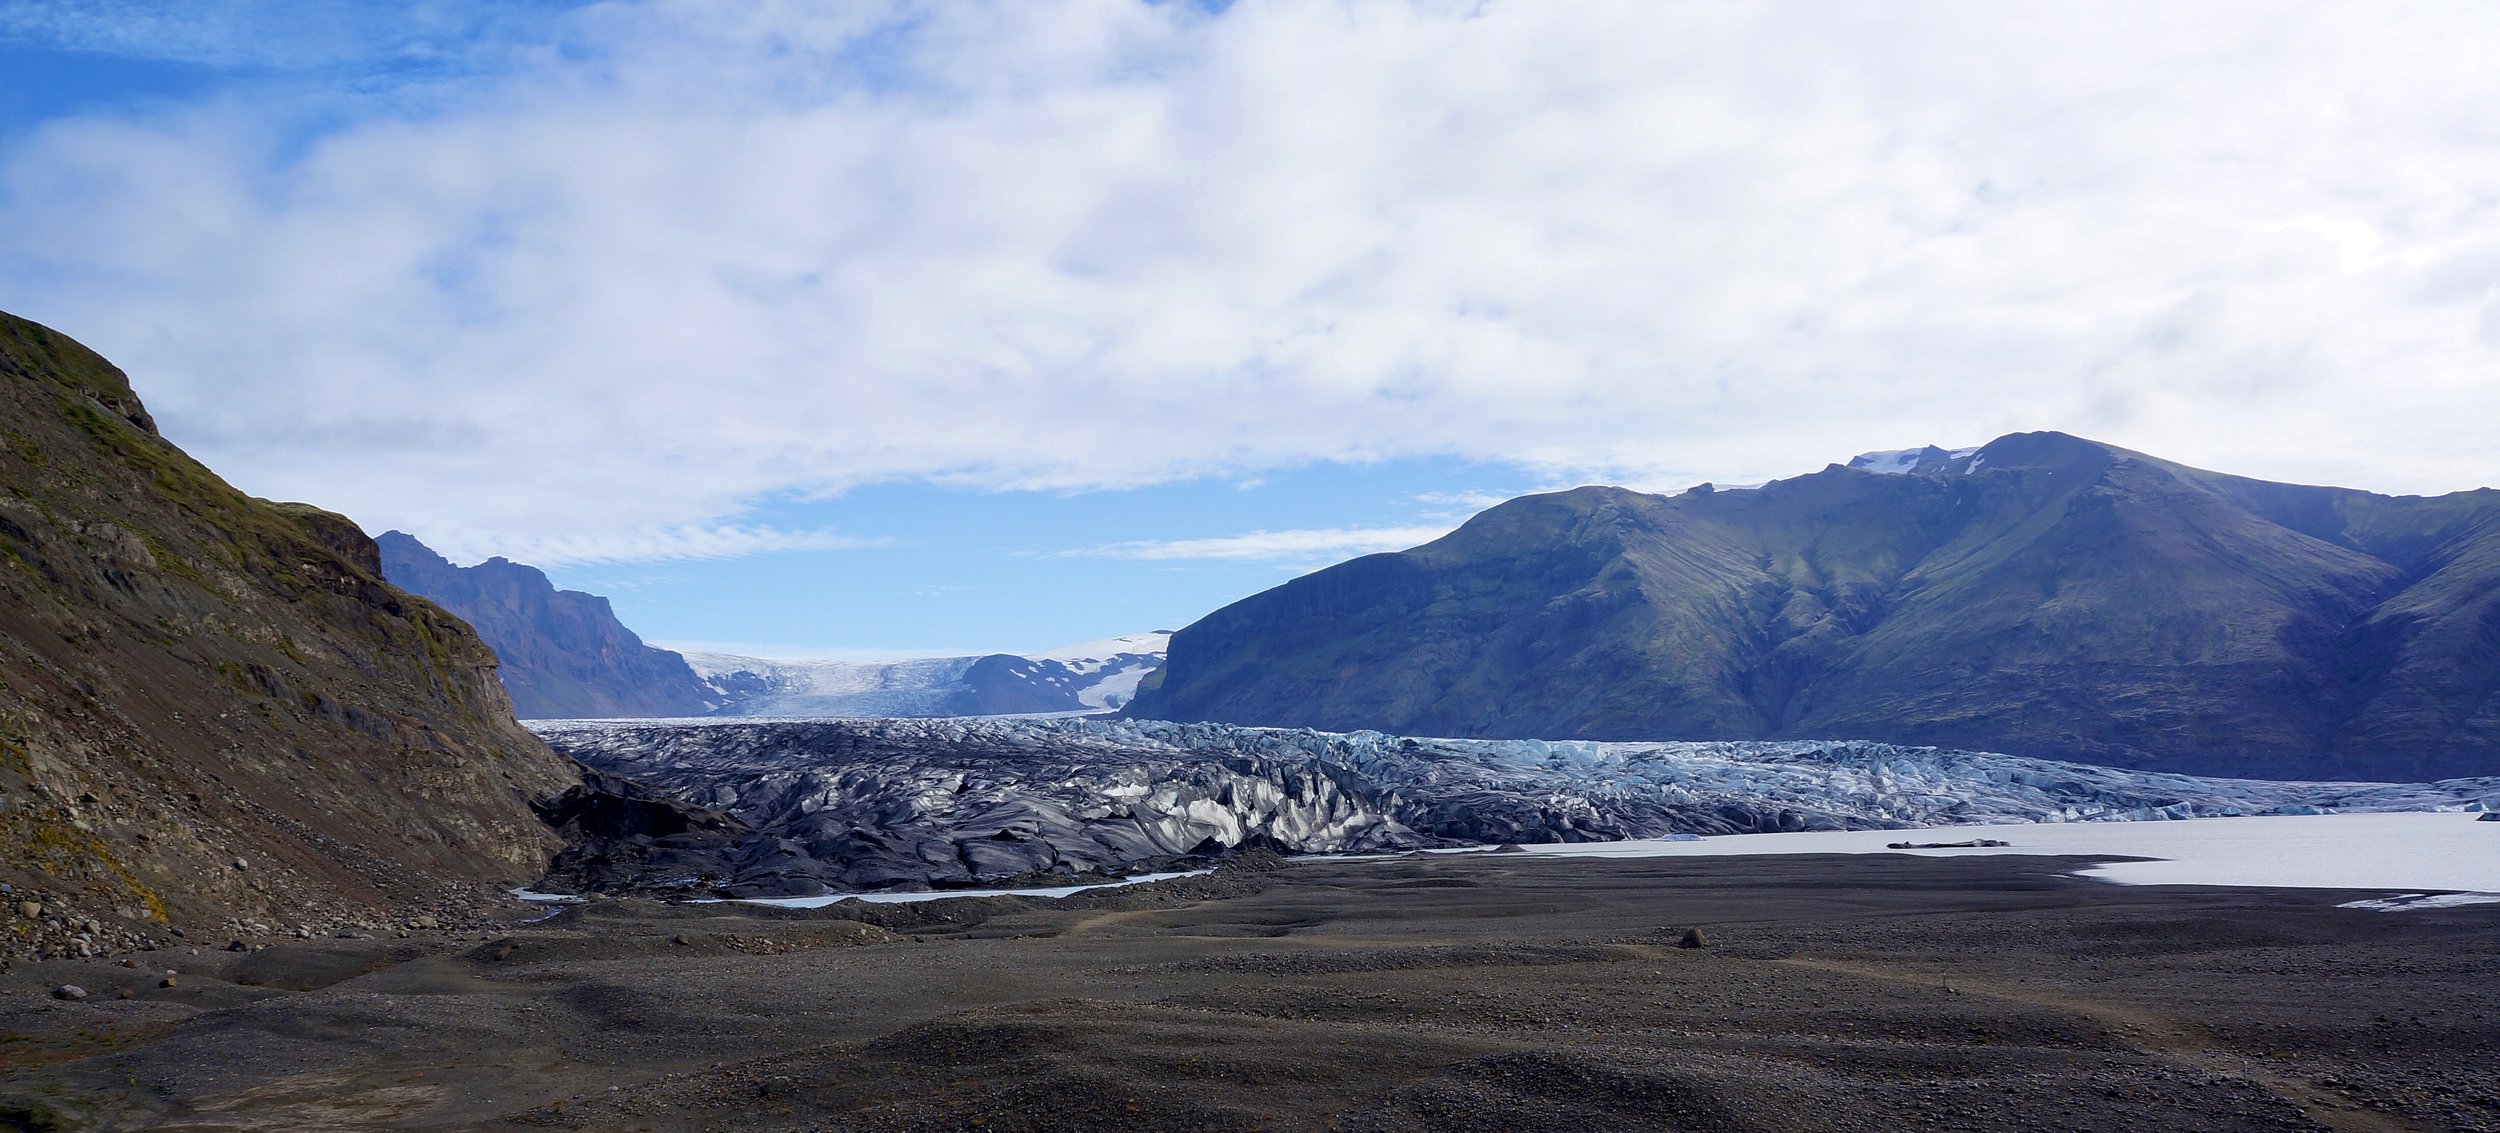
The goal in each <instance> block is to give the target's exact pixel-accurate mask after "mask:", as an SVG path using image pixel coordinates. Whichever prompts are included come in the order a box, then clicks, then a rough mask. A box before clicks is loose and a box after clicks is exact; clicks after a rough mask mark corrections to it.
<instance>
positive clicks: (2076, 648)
mask: <svg viewBox="0 0 2500 1133" xmlns="http://www.w3.org/2000/svg"><path fill="white" fill-rule="evenodd" d="M1939 455H1941V454H1939ZM1127 714H1129V715H1132V716H1138V717H1149V718H1164V719H1178V720H1216V721H1225V722H1230V723H1240V724H1266V725H1291V726H1309V727H1319V728H1330V729H1352V728H1374V729H1379V730H1383V731H1390V732H1401V733H1406V734H1413V735H1435V736H1462V737H1464V736H1477V737H1542V738H1593V739H1704V738H1709V739H1789V738H1796V739H1804V738H1859V739H1872V740H1883V741H1888V742H1895V743H1913V744H1940V745H1950V746H1954V747H1965V748H1980V749H1988V750H1997V751H2006V752H2011V753H2015V754H2021V755H2032V756H2041V757H2047V758H2057V759H2073V760H2081V761H2086V762H2093V763H2103V764H2112V765H2119V766H2131V767H2145V768H2160V769H2164V770H2176V771H2189V772H2196V773H2200V774H2220V775H2245V776H2256V777H2267V778H2312V779H2333V778H2366V779H2394V780H2417V779H2425V778H2438V777H2445V776H2458V775H2467V774H2493V773H2500V492H2494V491H2491V490H2488V489H2486V490H2480V491H2473V492H2461V493H2456V494H2453V495H2447V496H2439V497H2430V498H2423V497H2389V496H2380V495H2374V494H2371V493H2367V492H2359V491H2351V490H2346V489H2336V488H2311V487H2299V486H2293V485H2284V484H2272V483H2267V482H2264V481H2258V480H2249V479H2244V478H2241V477H2234V476H2225V475H2220V474H2216V473H2211V472H2204V471H2201V470H2197V469H2193V468H2188V467H2185V466H2182V465H2178V464H2173V463H2170V462H2167V461H2162V460H2157V459H2154V458H2152V457H2148V456H2145V455H2143V454H2140V453H2134V452H2129V451H2127V450H2124V449H2119V448H2115V447H2112V446H2109V445H2103V444H2099V443H2096V442H2092V441H2087V440H2082V439H2079V438H2075V437H2070V436H2066V435H2064V434H2058V433H2029V434H2017V435H2014V436H2008V437H2004V438H2001V439H1999V440H1997V441H1995V442H1994V443H1992V444H1989V445H1987V446H1985V447H1984V448H1982V449H1981V450H1979V452H1978V453H1977V454H1976V456H1965V457H1962V458H1959V459H1955V460H1950V461H1934V460H1931V461H1930V462H1929V463H1928V465H1927V466H1926V467H1924V468H1922V469H1920V470H1918V471H1914V472H1910V473H1906V474H1894V475H1883V474H1877V473H1873V472H1867V471H1862V470H1858V469H1850V468H1842V467H1839V466H1834V467H1832V468H1828V469H1826V470H1824V471H1822V472H1819V473H1815V474H1812V475H1808V476H1801V477H1797V478H1795V479H1791V480H1783V481H1778V482H1775V483H1772V484H1769V485H1766V486H1764V487H1762V488H1759V489H1754V490H1746V491H1710V490H1706V489H1696V490H1694V491H1691V492H1687V493H1684V494H1682V495H1677V496H1672V497H1670V496H1660V495H1649V494H1644V493H1639V492H1632V491H1627V490H1624V489H1619V488H1580V489H1575V490H1573V491H1568V492H1559V493H1553V494H1549V495H1540V496H1529V497H1524V498H1522V499H1517V500H1513V501H1510V502H1508V503H1505V504H1502V505H1500V506H1498V507H1495V508H1493V509H1491V510H1489V511H1486V512H1484V513H1483V514H1481V515H1479V516H1477V517H1476V518H1475V519H1473V520H1471V521H1469V522H1468V523H1467V524H1466V526H1464V527H1462V528H1460V529H1459V530H1458V531H1456V532H1453V533H1451V534H1450V535H1448V536H1446V537H1444V538H1442V539H1440V540H1438V541H1435V542H1433V543H1430V544H1427V545H1425V546H1422V547H1418V548H1415V549H1413V550H1409V551H1403V552H1398V553H1395V554H1385V555H1373V556H1368V557H1365V558H1361V559H1356V560H1354V561H1352V562H1347V563H1343V564H1340V565H1338V566H1336V567H1332V568H1330V569H1328V570H1323V571H1320V572H1318V573H1316V574H1312V575H1308V576H1305V577H1303V578H1299V579H1296V580H1294V581H1292V582H1289V583H1287V584H1285V585H1283V586H1280V587H1277V588H1275V589H1273V590H1269V591H1267V592H1265V593H1262V594H1258V595H1254V596H1252V597H1250V598H1248V599H1245V600H1243V601H1241V602H1238V603H1235V604H1233V605H1231V606H1228V607H1226V608H1224V609H1222V610H1219V611H1217V612H1215V613H1214V614H1211V615H1209V616H1208V617H1206V618H1204V619H1202V620H1201V621H1199V622H1198V623H1196V624H1194V625H1192V626H1190V627H1188V628H1187V629H1184V630H1182V631H1181V632H1180V633H1179V634H1177V635H1175V636H1174V638H1173V640H1172V646H1171V653H1170V657H1169V660H1168V661H1167V662H1166V664H1165V666H1164V668H1163V670H1162V671H1161V672H1160V673H1158V674H1156V675H1155V676H1154V677H1151V678H1149V679H1148V681H1147V684H1146V687H1144V688H1142V689H1141V690H1140V691H1139V694H1138V696H1137V699H1136V700H1135V701H1134V702H1132V704H1131V705H1130V707H1129V709H1128V710H1127Z"/></svg>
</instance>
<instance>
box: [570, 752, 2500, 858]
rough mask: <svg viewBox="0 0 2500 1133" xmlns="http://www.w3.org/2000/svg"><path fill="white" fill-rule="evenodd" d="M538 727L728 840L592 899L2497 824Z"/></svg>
mask: <svg viewBox="0 0 2500 1133" xmlns="http://www.w3.org/2000/svg"><path fill="white" fill-rule="evenodd" d="M535 727H536V728H537V729H538V731H539V732H540V734H542V735H544V736H546V737H547V740H548V742H550V743H552V744H554V745H555V747H556V748H557V750H559V751H563V752H565V753H567V754H569V755H571V756H573V757H574V758H576V759H579V760H581V761H582V762H583V763H585V764H588V765H590V766H593V767H596V768H599V769H601V770H603V771H608V772H614V773H618V774H622V775H626V776H630V777H632V778H633V779H634V780H636V781H637V782H639V783H641V784H645V785H647V786H648V787H649V788H652V789H656V790H659V791H664V792H666V793H667V794H668V795H669V796H671V797H673V798H675V799H677V800H680V801H682V802H684V803H690V804H695V806H694V808H693V809H695V810H697V811H699V812H700V813H703V814H706V815H717V816H718V817H717V818H716V819H714V820H713V822H714V824H715V825H716V826H717V827H718V828H719V829H720V830H722V831H733V830H743V831H744V833H739V834H730V835H727V836H716V837H714V838H712V839H711V840H709V841H708V842H704V843H703V844H702V849H701V851H700V852H683V853H679V854H677V855H675V856H673V857H668V858H665V859H656V860H650V861H648V862H645V863H624V864H623V865H621V866H613V867H611V868H610V870H609V872H607V873H605V874H604V875H600V876H601V878H602V879H603V880H604V881H605V882H606V883H607V884H609V885H612V886H613V885H617V884H619V882H620V881H621V880H622V878H621V876H620V874H621V873H622V872H624V871H626V870H631V869H635V868H640V869H641V870H642V872H643V873H644V876H642V877H640V878H638V881H639V883H640V885H641V886H644V887H652V888H661V889H666V888H671V887H676V888H679V889H681V890H682V889H684V888H685V887H689V886H700V887H705V888H709V889H712V890H714V891H716V892H721V893H724V894H727V895H732V896H742V897H757V896H763V897H770V896H806V895H814V894H817V893H820V892H824V891H828V890H830V891H834V892H851V891H858V890H868V889H879V888H926V887H929V886H943V885H965V884H985V883H987V884H994V883H998V882H1010V881H1040V880H1044V879H1054V878H1057V879H1073V878H1075V877H1079V876H1088V875H1098V874H1111V873H1119V872H1122V871H1127V870H1134V869H1145V868H1157V867H1168V866H1175V865H1183V864H1187V863H1188V862H1189V861H1190V860H1191V859H1203V858H1206V857H1210V856H1218V855H1221V854H1224V853H1226V852H1229V851H1231V850H1233V849H1237V848H1239V847H1242V846H1245V845H1270V846H1274V847H1277V848H1280V849H1284V850H1288V851H1296V852H1309V853H1367V852H1377V851H1398V850H1408V849H1417V848H1423V847H1432V846H1454V845H1480V844H1491V843H1499V842H1592V841H1607V840H1612V839H1617V838H1651V837H1662V836H1669V835H1675V834H1687V835H1692V834H1737V833H1753V832H1767V831H1784V830H1843V829H1866V828H1892V827H1911V826H1939V825H1953V824H1961V823H1982V822H2037V821H2050V822H2097V821H2120V820H2143V819H2170V818H2198V817H2210V816H2219V815H2233V814H2269V813H2271V814H2314V813H2321V812H2324V811H2329V810H2339V811H2368V810H2489V809H2491V808H2493V807H2500V779H2471V780H2452V781H2448V782H2443V783H2426V784H2383V783H2275V782H2259V781H2246V780H2227V779H2210V778H2197V777H2193V776H2185V775H2172V774H2162V773H2155V772H2142V771H2123V770H2114V769H2109V768H2100V767H2086V766H2079V765H2075V764H2066V763H2054V762H2049V761H2046V760H2036V759H2022V758H2017V757H2014V756H2006V755H1993V754H1989V753H1985V752H1967V751H1938V750H1935V749H1932V748H1904V747H1896V746H1893V745H1890V744H1876V743H1867V742H1864V741H1817V742H1791V743H1760V742H1730V743H1681V744H1678V743H1644V744H1600V743H1587V742H1576V743H1575V742H1563V743H1547V742H1545V741H1542V740H1429V739H1415V738H1409V737H1400V736H1388V735H1381V734H1378V733H1370V732H1364V733H1355V734H1351V735H1336V734H1330V733H1325V732H1313V731H1305V730H1271V729H1260V728H1240V727H1233V726H1229V725H1222V724H1172V723H1165V722H1160V721H1103V720H842V721H806V722H799V721H775V722H748V721H730V720H718V721H701V722H682V721H676V722H666V723H641V722H628V721H598V722H583V721H555V722H547V723H541V724H538V725H535ZM711 808H717V809H711ZM672 829H674V827H672ZM680 837H681V838H682V837H683V836H682V835H681V836H680Z"/></svg>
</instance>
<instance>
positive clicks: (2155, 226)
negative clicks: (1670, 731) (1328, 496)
mask: <svg viewBox="0 0 2500 1133" xmlns="http://www.w3.org/2000/svg"><path fill="white" fill-rule="evenodd" d="M561 34H562V37H563V38H564V40H565V42H566V43H567V44H568V48H567V50H565V51H562V52H552V51H550V52H539V53H532V52H529V51H525V50H520V49H517V48H516V49H514V50H513V51H511V52H510V53H509V59H510V60H517V61H524V62H526V63H527V64H528V65H526V66H522V65H519V63H514V64H513V65H512V66H510V67H508V68H506V69H501V70H496V71H494V72H493V73H491V74H487V75H482V76H472V77H469V78H466V79H463V80H460V81H458V82H451V83H448V84H447V85H444V86H440V87H437V88H432V89H430V90H429V91H428V94H427V98H426V100H425V109H424V110H423V111H422V112H415V111H410V112H407V113H405V114H404V115H402V116H398V117H382V118H375V117H370V116H366V117H351V118H350V119H349V120H348V121H346V122H344V123H343V124H338V125H334V126H327V127H323V128H322V131H321V132H320V133H319V134H318V135H317V136H315V137H313V138H312V139H311V140H310V141H309V142H303V141H301V140H300V139H297V138H295V137H294V136H292V134H291V133H290V131H293V130H296V129H299V128H300V123H301V122H302V121H303V120H305V119H306V118H307V117H315V116H313V115H310V114H309V112H308V111H307V109H306V107H304V106H302V105H273V104H270V103H267V102H264V101H220V102H212V103H207V104H203V105H199V106H196V107H193V108H191V109H190V110H188V111H185V112H183V113H181V114H178V115H173V116H164V117H154V118H148V119H145V120H135V121H118V120H101V119H82V120H72V121H64V122H60V123H56V124H54V125H53V126H52V127H50V128H49V129H46V130H44V131H42V132H40V133H39V134H37V135H35V136H33V137H31V138H28V139H26V140H24V141H22V142H20V143H18V144H17V145H15V146H14V148H13V149H12V150H11V151H9V152H7V153H6V154H4V155H0V306H6V307H8V308H10V309H12V310H16V311H18V312H20V313H23V314H27V315H30V316H34V317H38V318H42V319H44V320H46V321H48V322H51V323H53V324H55V325H56V326H58V327H60V328H61V329H63V330H65V331H67V332H69V333H71V334H73V335H76V336H78V337H81V338H82V339H84V340H86V341H88V342H89V343H90V344H92V345H95V346H97V347H99V348H101V349H103V350H105V351H106V352H107V353H108V354H109V355H110V356H112V357H114V358H115V359H116V360H117V361H120V362H122V363H123V364H124V365H125V366H127V367H128V368H129V369H130V370H131V371H132V372H133V374H134V377H135V378H136V380H137V382H138V384H139V386H140V389H141V391H142V393H143V394H144V395H145V396H147V397H148V399H149V401H150V404H151V406H152V407H154V408H155V409H156V410H157V411H158V413H159V416H160V417H161V418H162V419H163V420H164V421H165V422H166V426H167V429H168V432H169V433H170V434H171V435H173V436H174V437H175V439H177V440H178V441H180V442H182V443H184V444H186V445H187V446H189V447H191V448H193V449H194V450H195V451H196V452H198V453H199V454H200V455H201V456H202V457H203V458H204V459H206V460H207V461H208V462H209V463H210V464H212V465H213V466H215V467H217V468H218V469H220V470H221V471H223V472H225V473H227V474H228V475H229V476H230V477H232V478H234V479H236V480H237V481H238V482H240V483H241V484H243V485H244V486H245V487H247V488H249V489H251V490H253V491H256V492H260V493H262V494H267V495H285V496H294V497H306V498H313V499H316V500H319V501H321V502H322V503H324V504H325V505H327V506H331V507H335V508H339V509H341V510H344V511H346V512H348V513H349V514H352V515H355V516H357V517H358V518H359V519H362V520H365V521H366V522H368V523H372V524H375V525H377V526H400V527H407V528H410V529H413V530H417V531H419V532H420V533H422V534H424V535H425V536H426V537H427V538H428V539H429V541H432V540H435V539H438V538H443V537H444V536H443V533H445V532H466V533H469V537H473V538H474V540H475V542H476V543H477V544H478V545H491V546H494V547H498V548H519V547H523V546H528V547H533V548H545V549H533V550H530V551H528V552H527V553H529V554H533V555H539V556H541V557H542V559H543V561H556V556H559V555H561V554H563V553H564V552H563V550H562V548H564V547H566V546H580V547H584V548H599V550H595V551H582V552H579V553H581V554H587V555H591V556H593V557H612V556H616V555H622V554H628V553H634V552H633V550H632V549H633V548H634V547H636V546H641V545H644V544H643V543H641V542H638V541H641V540H647V539H650V538H651V537H649V536H648V534H647V533H649V532H652V531H721V530H740V528H738V527H736V524H737V523H738V522H739V517H740V516H742V515H744V514H746V509H747V507H748V505H749V504H750V502H751V501H754V500H756V499H758V498H760V497H763V496H766V495H770V494H777V493H798V494H808V493H827V492H838V491H840V490H842V489H844V488H846V487H849V486H853V485H857V484H862V483H868V482H876V481H885V480H895V479H926V480H934V481H938V482H945V483H957V484H963V485H967V486H974V487H983V488H1037V487H1038V488H1090V487H1102V486H1119V485H1134V484H1141V483H1148V482H1154V481H1159V480H1165V479H1170V478H1175V477H1183V476H1193V475H1206V474H1225V475H1234V476H1244V477H1246V476H1252V475H1255V474H1256V473H1258V472H1259V471H1261V470H1263V469H1268V468H1278V467H1291V466H1297V465H1302V464H1307V463H1309V462H1311V461H1315V460H1358V461H1370V460H1379V459H1387V458H1395V457H1400V456H1410V455H1426V454H1453V453H1454V454H1463V455H1466V456H1470V457H1476V458H1482V459H1494V460H1502V461H1508V462H1512V463H1514V464H1517V465H1519V466H1521V467H1522V468H1523V469H1524V470H1525V471H1526V473H1527V474H1528V475H1529V476H1531V477H1533V478H1536V479H1538V480H1541V481H1543V480H1558V479H1575V478H1588V479H1604V480H1614V481H1624V482H1633V483H1641V484H1651V485H1657V486H1679V487H1680V486H1682V485H1685V484H1691V483H1695V482H1698V481H1702V480H1712V481H1720V482H1747V481H1754V480H1761V479H1765V478H1768V477H1771V476H1778V475H1787V474H1791V473H1794V472H1796V471H1799V470H1802V469H1808V468H1814V467H1819V466H1820V465H1822V464H1823V463H1825V462H1826V461H1829V460H1836V459H1845V458H1846V457H1847V456H1848V455H1849V454H1851V453H1855V452H1859V451H1863V450H1867V449H1876V448H1894V447H1900V446H1903V445H1911V444H1919V443H1924V442H1926V441H1929V440H1932V439H1937V438H1970V437H1986V436H1993V435H1995V434H1998V433H2002V432H2007V431H2013V430H2017V429H2026V428H2062V429H2066V430H2069V431H2074V432H2080V433H2084V434H2087V435H2092V436H2096V437H2099V438H2101V439H2105V440H2110V441H2114V442H2117V443H2121V444H2125V445H2127V446H2129V447H2133V448H2138V449H2142V450H2146V451H2150V452H2154V453H2158V454H2161V455H2164V456H2168V457H2172V458H2174V459H2180V460H2185V461H2189V462H2191V463H2199V464H2204V465H2207V466H2209V467H2220V468H2224V469H2227V470H2231V471H2237V472H2245V473H2249V474H2254V475H2264V476H2270V477H2274V478H2283V479H2299V480H2309V481H2340V482H2350V483H2355V484H2358V485H2360V486H2365V487H2373V488H2379V489H2383V490H2414V491H2432V490H2446V489H2452V488H2459V487H2466V486H2471V485H2475V484H2480V483H2491V482H2494V481H2500V449H2495V448H2494V447H2493V446H2492V445H2491V444H2490V440H2489V435H2488V430H2489V423H2490V422H2492V421H2494V420H2500V380H2496V379H2495V374H2500V330H2495V329H2494V328H2495V327H2500V301H2496V300H2494V298H2493V296H2494V295H2496V294H2500V290H2495V285H2496V284H2500V204H2495V203H2494V202H2495V201H2500V136H2495V134H2496V133H2500V131H2495V127H2494V126H2493V122H2494V119H2493V118H2492V116H2491V115H2490V113H2489V107H2491V106H2493V105H2500V70H2495V69H2494V68H2491V67H2490V66H2489V65H2488V61H2489V60H2490V59H2492V58H2495V57H2500V22H2495V21H2493V20H2491V19H2490V18H2489V17H2488V12H2487V10H2486V9H2483V8H2480V7H2478V6H2473V5H2460V6H2441V5H2404V6H2391V5H2374V6H2352V5H2302V6H2281V5H2245V4H2231V3H2208V4H2194V5H2180V4H2167V3H2135V4H2122V3H2098V2H2096V3H2077V4H2045V3H2044V4H2021V5H1983V4H1967V5H1965V4H1932V5H1873V6H1862V7H1861V6H1835V5H1829V4H1820V3H1812V4H1805V3H1800V4H1758V5H1741V6H1740V5H1704V6H1679V5H1666V4H1658V3H1654V2H1651V0H1637V2H1635V0H1623V2H1613V0H1572V2H1565V0H1537V2H1534V3H1504V2H1495V3H1484V4H1440V3H1413V4H1410V3H1403V2H1387V0H1352V2H1343V0H1243V2H1241V3H1237V4H1235V5H1233V6H1232V7H1231V8H1230V9H1228V10H1227V11H1226V12H1225V13H1224V14H1222V15H1220V16H1210V15H1207V14H1206V13H1204V12H1202V11H1200V10H1198V9H1195V8H1193V7H1190V6H1188V5H1182V4H1145V3H1139V2H1134V0H1051V2H1041V0H1034V2H1017V3H999V4H981V3H969V2H966V3H945V4H927V5H921V4H910V3H901V2H897V3H893V4H887V5H853V6H835V7H833V8H832V9H831V10H830V14H828V13H827V12H822V11H818V10H817V9H816V8H815V7H813V6H807V5H789V4H781V3H770V2H766V0H755V2H752V3H744V4H726V3H703V4H697V3H693V2H691V0H650V2H641V3H633V2H623V0H620V2H617V3H611V4H603V5H597V6H594V7H591V8H587V9H584V10H583V11H582V12H581V13H579V14H577V15H576V16H574V17H572V18H571V22H570V23H568V24H566V25H565V26H564V27H563V28H562V29H561ZM483 55H484V56H489V57H493V58H504V56H501V55H495V54H494V53H492V52H486V53H483ZM260 97H261V96H257V95H256V96H254V98H255V99H258V98H260ZM724 525H728V526H726V527H725V526H724ZM637 533H643V534H637ZM699 543H703V539H700V538H698V539H694V540H693V543H690V544H687V545H693V544H699ZM734 544H735V539H719V540H715V541H714V542H713V543H710V544H707V545H715V546H724V547H726V546H732V545H734ZM648 545H649V546H650V547H652V548H658V549H657V550H654V551H653V552H652V553H655V554H662V553H673V552H667V551H665V550H664V548H666V547H668V546H671V545H673V544H671V543H670V542H669V540H668V538H658V539H656V540H655V541H651V542H649V543H648ZM756 545H758V546H762V545H770V540H769V539H768V540H764V541H763V542H761V543H758V544H756ZM514 553H520V552H518V551H517V550H516V551H515V552H514ZM730 553H734V552H730ZM575 561H584V560H578V559H577V560H575Z"/></svg>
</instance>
